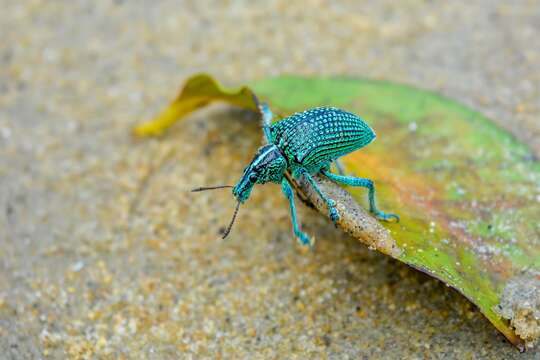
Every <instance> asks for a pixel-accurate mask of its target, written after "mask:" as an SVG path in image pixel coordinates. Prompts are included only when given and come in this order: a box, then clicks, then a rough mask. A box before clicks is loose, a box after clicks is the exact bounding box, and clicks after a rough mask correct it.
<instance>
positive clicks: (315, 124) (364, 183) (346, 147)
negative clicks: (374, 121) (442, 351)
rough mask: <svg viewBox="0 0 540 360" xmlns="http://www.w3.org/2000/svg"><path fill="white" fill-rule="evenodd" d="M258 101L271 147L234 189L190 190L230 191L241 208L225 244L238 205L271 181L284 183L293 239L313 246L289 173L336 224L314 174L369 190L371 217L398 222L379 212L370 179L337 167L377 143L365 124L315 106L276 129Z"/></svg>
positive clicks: (333, 208) (265, 148)
mask: <svg viewBox="0 0 540 360" xmlns="http://www.w3.org/2000/svg"><path fill="white" fill-rule="evenodd" d="M255 101H256V103H257V106H258V108H259V110H260V112H261V114H262V130H263V133H264V137H265V139H266V142H267V143H266V144H265V145H263V146H261V147H260V148H259V149H258V151H257V153H256V154H255V156H254V157H253V160H251V162H250V163H249V165H248V166H247V167H246V168H245V169H244V173H243V174H242V177H241V178H240V180H239V181H238V182H237V183H236V185H234V186H231V185H220V186H212V187H200V188H196V189H193V190H192V191H203V190H212V189H221V188H227V187H230V188H232V194H233V196H234V197H235V198H236V200H237V205H236V208H235V211H234V214H233V217H232V219H231V221H230V223H229V226H228V227H227V229H226V230H225V232H224V233H223V239H225V238H226V237H227V236H228V235H229V233H230V231H231V228H232V226H233V224H234V221H235V219H236V215H237V214H238V209H239V207H240V204H243V203H245V202H246V201H247V200H248V199H249V196H250V194H251V190H252V189H253V186H254V185H255V184H265V183H268V182H272V183H277V184H281V191H282V192H283V194H284V195H285V197H286V198H287V200H288V201H289V207H290V212H291V220H292V227H293V232H294V235H295V236H296V237H297V239H298V241H299V242H300V244H301V245H307V246H311V245H312V242H311V240H310V238H309V237H308V236H307V235H306V234H305V233H304V232H302V231H301V230H300V227H299V225H298V218H297V215H296V206H295V203H294V193H293V189H292V187H291V185H292V184H290V183H289V180H288V179H287V178H286V177H285V172H287V171H288V172H290V174H291V175H292V177H293V178H294V179H300V178H304V179H305V180H307V182H308V183H309V184H310V186H312V187H313V189H314V190H315V192H316V193H317V194H318V196H320V197H321V199H322V200H323V201H324V202H325V203H326V205H327V207H328V213H329V216H330V219H331V220H332V221H333V222H334V224H336V223H337V221H338V220H339V214H338V212H337V210H336V202H335V201H334V200H332V199H330V198H329V197H328V196H327V195H325V194H324V193H323V192H322V191H321V189H320V188H319V186H318V185H317V183H316V182H315V180H314V179H313V175H315V174H322V175H324V176H326V177H327V178H328V179H330V180H333V181H335V182H337V183H341V184H345V185H349V186H361V187H365V188H367V189H368V198H369V210H370V212H371V213H372V214H374V215H375V216H376V217H377V218H378V219H380V220H385V221H390V220H396V221H399V216H398V215H396V214H391V213H384V212H382V211H380V210H379V209H378V208H377V206H376V204H375V187H374V185H373V181H372V180H370V179H366V178H358V177H352V176H346V175H344V174H343V171H342V166H341V165H340V163H339V158H340V157H341V156H343V155H346V154H348V153H351V152H353V151H356V150H358V149H360V148H362V147H364V146H366V145H368V144H369V143H371V142H372V141H373V140H374V139H375V137H376V135H375V132H374V131H373V129H372V128H371V127H370V126H369V125H368V124H367V123H366V122H365V121H364V120H362V119H361V118H360V117H358V116H357V115H355V114H352V113H350V112H347V111H344V110H341V109H338V108H335V107H316V108H313V109H309V110H305V111H303V112H299V113H295V114H293V115H291V116H289V117H286V118H284V119H282V120H281V121H278V122H276V123H274V124H272V117H273V115H272V112H271V110H270V108H269V107H268V105H267V104H265V103H262V104H259V103H258V101H257V100H256V99H255ZM332 163H335V164H336V167H337V168H338V172H339V173H340V174H334V173H332V172H331V171H330V165H331V164H332Z"/></svg>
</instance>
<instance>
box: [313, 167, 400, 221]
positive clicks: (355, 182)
mask: <svg viewBox="0 0 540 360" xmlns="http://www.w3.org/2000/svg"><path fill="white" fill-rule="evenodd" d="M321 172H322V173H323V175H325V176H326V177H328V178H329V179H330V180H333V181H335V182H338V183H342V184H345V185H350V186H361V187H365V188H367V189H368V190H369V193H368V197H369V211H370V212H371V213H372V214H374V215H375V216H376V217H377V218H379V219H381V220H385V221H388V220H391V219H395V220H396V222H399V216H398V215H396V214H390V213H388V214H387V213H385V212H382V211H380V210H379V209H377V205H375V186H373V181H371V180H370V179H364V178H357V177H352V176H343V175H336V174H332V173H331V172H330V171H328V170H326V169H323V170H321Z"/></svg>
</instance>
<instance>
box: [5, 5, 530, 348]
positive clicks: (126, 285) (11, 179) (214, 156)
mask: <svg viewBox="0 0 540 360" xmlns="http://www.w3.org/2000/svg"><path fill="white" fill-rule="evenodd" d="M290 3H292V2H290V1H274V2H271V3H269V4H268V5H267V7H266V8H264V7H260V6H255V5H253V2H250V1H245V2H240V1H228V2H225V1H215V2H210V1H192V2H182V1H152V2H151V1H129V2H128V1H121V0H119V1H104V0H100V1H33V0H28V1H15V0H2V1H0V7H1V8H2V11H0V34H1V35H0V38H1V41H0V257H1V259H2V260H1V262H0V358H2V359H26V358H28V359H34V358H58V359H60V358H66V357H67V358H126V359H128V358H131V359H141V358H151V359H169V358H170V359H175V358H194V359H195V358H196V359H199V358H224V359H231V358H237V359H242V358H246V359H247V358H249V359H256V358H265V359H271V358H289V359H306V358H333V359H348V358H349V359H358V358H364V359H368V358H374V359H376V358H388V359H393V358H395V359H399V358H409V359H424V358H425V359H428V358H429V359H431V358H441V359H484V358H485V359H495V358H497V359H499V358H500V359H503V358H504V359H534V358H536V359H538V357H539V356H540V352H539V350H538V349H536V350H532V351H529V352H527V353H526V354H519V353H518V352H517V351H516V350H515V349H514V348H513V347H512V346H511V345H509V344H508V343H507V342H506V341H505V340H504V338H503V337H502V336H501V335H500V334H498V332H497V331H496V330H495V329H494V328H493V327H492V326H491V325H490V324H489V323H488V321H487V320H485V319H484V318H483V317H482V315H481V314H480V313H479V312H478V311H477V309H476V308H475V307H474V306H472V305H471V304H469V303H468V302H467V301H466V300H465V299H464V298H463V297H462V296H460V295H459V294H457V293H456V292H455V291H453V290H451V289H448V288H447V287H446V286H444V285H443V284H442V283H440V282H438V281H436V280H433V279H431V278H429V277H427V276H425V275H423V274H420V273H418V272H417V271H414V270H412V269H410V268H408V267H406V266H405V265H402V264H400V263H397V262H395V261H393V260H390V259H388V258H386V257H385V256H382V255H380V254H378V253H375V252H371V251H369V250H368V249H367V248H365V247H364V246H362V245H361V244H359V243H358V242H356V241H354V240H353V239H351V238H349V237H348V236H346V235H344V234H342V233H341V232H340V231H339V230H337V229H335V228H334V227H333V226H332V224H330V222H329V221H327V220H326V219H324V218H322V217H321V216H318V215H316V214H315V212H313V211H312V210H309V209H305V208H304V207H303V206H300V208H301V209H300V214H299V215H300V217H301V219H302V222H303V225H304V228H305V229H306V231H307V232H308V233H310V234H316V237H317V245H316V248H315V250H314V251H313V252H311V253H308V254H303V253H301V252H300V251H299V250H298V248H296V247H295V246H294V244H293V239H292V236H291V234H290V222H289V217H288V208H287V205H286V201H285V200H284V198H283V197H282V196H281V194H280V193H279V188H278V187H277V186H270V185H269V186H265V187H261V188H259V189H257V191H255V192H254V194H253V197H252V199H251V200H250V203H249V205H248V206H245V207H244V208H243V209H242V212H241V214H240V219H239V221H238V223H237V226H236V228H235V229H234V232H233V233H232V234H231V236H230V238H229V239H227V240H226V241H222V240H219V239H218V238H219V235H218V232H219V231H220V228H222V226H223V225H225V224H226V223H227V221H228V219H229V216H230V214H231V211H232V208H233V205H234V203H233V201H232V199H231V196H230V194H229V193H228V192H227V191H224V192H218V193H212V194H210V193H208V194H191V193H189V192H187V190H188V189H190V188H192V187H194V186H199V185H206V184H214V183H231V182H234V181H235V180H236V179H237V177H238V176H239V174H240V173H241V171H242V169H243V168H244V166H245V163H246V162H247V161H248V160H249V159H250V158H251V156H252V152H253V151H254V150H255V149H256V147H257V145H258V141H259V140H260V130H259V129H258V128H257V124H256V122H255V121H254V118H253V115H251V114H249V113H245V112H242V111H239V110H236V109H231V108H229V107H227V106H219V105H218V106H213V107H211V108H210V109H208V110H204V111H201V112H199V113H197V114H196V115H194V116H192V117H191V118H190V119H189V121H186V122H184V123H183V124H181V125H180V126H177V127H175V128H174V129H173V131H171V132H170V133H169V134H168V135H167V136H165V138H163V139H161V140H148V141H136V140H134V139H132V138H131V137H130V133H129V131H130V127H131V126H132V125H133V124H135V123H136V122H139V121H141V120H143V119H146V118H148V117H150V116H152V115H153V114H154V113H155V112H156V111H157V110H158V109H160V108H161V107H163V106H164V105H165V104H166V103H167V102H168V100H170V99H171V98H172V97H173V95H174V94H175V92H176V90H177V89H178V87H179V85H180V84H181V81H182V79H184V78H185V77H187V76H188V75H189V74H192V73H194V72H198V71H207V72H210V73H213V74H215V75H216V76H217V77H218V78H219V79H221V80H224V81H226V82H228V83H230V84H241V83H243V82H244V81H247V80H252V79H258V78H263V77H266V76H271V75H275V74H281V73H296V74H305V75H310V74H317V75H320V74H325V75H329V74H345V75H351V76H360V77H368V78H374V79H386V80H391V81H396V82H402V83H407V84H411V85H414V86H418V87H420V88H424V89H431V90H435V91H438V92H440V93H442V94H445V95H447V96H449V97H452V98H454V99H457V100H459V101H461V102H463V103H465V104H467V105H470V106H472V107H473V108H475V109H477V110H479V111H481V112H483V113H485V114H487V115H489V116H491V117H493V118H494V119H496V121H497V122H498V124H500V125H501V126H502V127H504V128H506V129H508V130H509V131H511V132H512V133H513V134H515V135H516V136H517V137H518V138H520V139H521V140H522V141H524V142H526V143H528V144H529V145H530V146H531V148H533V149H534V151H535V153H536V154H537V155H540V121H539V120H538V114H539V113H540V71H539V69H540V42H539V41H538V38H539V37H540V3H539V2H538V1H515V2H509V1H500V2H498V3H499V4H497V2H496V1H492V0H484V1H452V2H440V1H400V2H395V1H350V2H340V3H341V4H340V5H336V4H333V3H331V2H329V1H304V2H294V5H290ZM225 123H226V124H227V126H223V124H225Z"/></svg>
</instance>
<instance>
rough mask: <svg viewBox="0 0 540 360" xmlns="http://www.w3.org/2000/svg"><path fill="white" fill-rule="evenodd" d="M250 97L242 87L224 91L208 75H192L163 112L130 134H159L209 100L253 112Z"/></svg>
mask: <svg viewBox="0 0 540 360" xmlns="http://www.w3.org/2000/svg"><path fill="white" fill-rule="evenodd" d="M253 96H254V94H253V92H252V91H251V90H250V89H249V88H248V87H246V86H243V87H241V88H238V89H233V90H232V89H225V88H223V87H222V86H221V85H220V84H218V83H217V82H216V80H214V79H213V78H212V77H211V76H209V75H206V74H198V75H194V76H192V77H191V78H190V79H189V80H188V81H187V82H186V84H185V85H184V87H183V88H182V90H181V91H180V94H179V95H178V96H177V97H176V99H174V101H173V102H172V103H171V104H169V106H168V107H167V108H165V110H163V112H161V113H160V114H159V115H158V116H156V117H155V118H154V119H152V120H150V121H148V122H145V123H142V124H140V125H138V126H136V127H135V128H134V129H133V132H134V133H135V134H136V135H139V136H152V135H154V136H155V135H161V134H162V133H163V132H164V131H165V130H167V129H168V128H169V127H170V126H172V125H173V124H174V123H175V122H176V121H177V120H179V119H181V118H182V117H184V116H186V115H187V114H189V113H191V112H193V111H195V110H197V109H198V108H201V107H203V106H206V105H208V104H209V103H211V102H213V101H219V100H221V101H226V102H228V103H230V104H233V105H236V106H239V107H242V108H245V109H248V110H253V111H257V105H256V104H255V102H254V101H253Z"/></svg>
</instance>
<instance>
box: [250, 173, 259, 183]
mask: <svg viewBox="0 0 540 360" xmlns="http://www.w3.org/2000/svg"><path fill="white" fill-rule="evenodd" d="M249 181H250V182H252V183H254V182H257V175H255V174H251V175H249Z"/></svg>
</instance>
